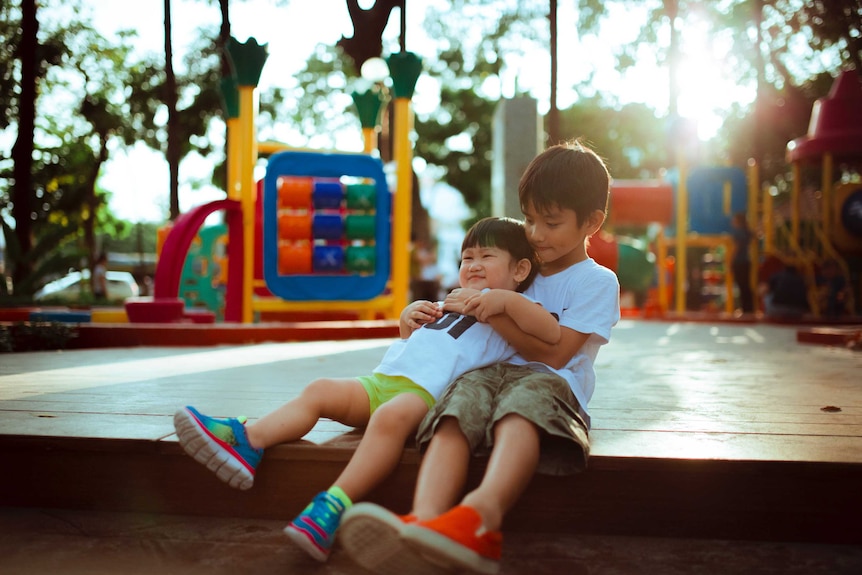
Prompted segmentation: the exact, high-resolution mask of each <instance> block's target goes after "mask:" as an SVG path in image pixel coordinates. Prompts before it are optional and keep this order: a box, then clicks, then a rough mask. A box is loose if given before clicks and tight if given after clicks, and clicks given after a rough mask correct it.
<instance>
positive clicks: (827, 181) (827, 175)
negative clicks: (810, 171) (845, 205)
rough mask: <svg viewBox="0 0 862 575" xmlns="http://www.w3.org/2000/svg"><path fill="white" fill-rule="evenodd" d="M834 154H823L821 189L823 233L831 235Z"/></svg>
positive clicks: (827, 235)
mask: <svg viewBox="0 0 862 575" xmlns="http://www.w3.org/2000/svg"><path fill="white" fill-rule="evenodd" d="M832 167H833V163H832V154H831V153H830V152H826V153H825V154H823V173H822V174H821V176H820V177H821V184H820V189H821V192H822V194H823V196H822V198H821V199H820V205H821V210H820V211H821V212H823V233H824V234H825V235H826V237H827V238H828V237H829V231H830V230H831V228H832Z"/></svg>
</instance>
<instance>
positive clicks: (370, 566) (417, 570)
mask: <svg viewBox="0 0 862 575" xmlns="http://www.w3.org/2000/svg"><path fill="white" fill-rule="evenodd" d="M415 522H416V517H415V516H413V515H396V514H395V513H392V512H391V511H388V510H387V509H385V508H383V507H381V506H379V505H375V504H373V503H357V504H356V505H354V506H353V507H351V508H350V509H348V510H347V511H346V512H345V513H344V516H343V517H342V519H341V525H340V526H339V528H338V543H339V544H340V545H341V548H342V549H343V550H344V552H345V553H346V554H347V555H348V556H349V557H350V558H351V559H352V560H353V561H354V562H355V563H356V564H358V565H360V566H361V567H364V568H365V569H367V570H368V571H370V572H372V573H375V575H404V574H407V573H409V574H410V575H414V574H416V575H434V574H438V573H440V568H439V567H436V566H435V565H433V564H432V563H430V562H428V561H427V560H426V559H425V558H424V557H422V556H421V555H419V554H418V553H416V552H415V551H413V550H412V549H411V548H410V547H408V546H407V545H405V544H404V542H403V541H402V540H401V531H402V530H403V529H404V527H405V526H407V525H409V524H411V523H415Z"/></svg>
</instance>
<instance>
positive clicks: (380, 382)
mask: <svg viewBox="0 0 862 575" xmlns="http://www.w3.org/2000/svg"><path fill="white" fill-rule="evenodd" d="M356 379H358V380H359V383H361V384H362V387H364V388H365V393H367V394H368V403H369V404H370V406H371V409H370V411H369V413H374V412H375V411H376V410H377V408H378V407H380V406H381V405H383V404H384V403H386V402H387V401H389V400H390V399H392V398H393V397H395V396H397V395H401V394H402V393H415V394H416V395H418V396H419V397H421V398H422V401H424V402H425V405H427V406H428V409H431V408H432V407H434V404H435V403H436V402H435V401H434V396H432V395H431V394H430V393H428V392H427V391H426V390H425V388H424V387H422V386H421V385H417V384H415V383H413V381H411V380H409V379H407V378H406V377H403V376H400V375H385V374H382V373H372V374H371V375H360V376H359V377H357V378H356Z"/></svg>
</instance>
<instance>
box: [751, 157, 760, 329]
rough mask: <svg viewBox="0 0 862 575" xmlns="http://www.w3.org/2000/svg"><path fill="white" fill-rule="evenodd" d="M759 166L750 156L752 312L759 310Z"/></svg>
mask: <svg viewBox="0 0 862 575" xmlns="http://www.w3.org/2000/svg"><path fill="white" fill-rule="evenodd" d="M759 203H760V166H758V165H757V162H756V161H755V160H754V159H753V158H752V159H749V160H748V229H750V230H752V231H753V232H754V241H753V242H749V246H748V249H749V252H748V255H749V261H750V262H751V275H750V276H749V278H748V285H749V289H751V293H752V294H753V296H754V297H753V298H752V299H753V300H754V302H753V303H754V313H757V312H759V311H760V298H759V297H757V284H758V282H759V281H760V280H759V275H760V274H759V271H760V241H759V239H758V235H759V230H760V228H761V226H760V217H759V216H760V212H759V210H758V208H759V207H760V206H759Z"/></svg>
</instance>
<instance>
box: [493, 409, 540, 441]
mask: <svg viewBox="0 0 862 575" xmlns="http://www.w3.org/2000/svg"><path fill="white" fill-rule="evenodd" d="M506 435H516V436H523V437H535V438H536V439H538V437H539V427H538V426H537V425H536V424H535V423H533V422H532V421H530V420H529V419H527V418H525V417H524V416H522V415H518V414H517V413H509V414H506V415H504V416H503V417H501V418H500V420H499V421H498V422H497V423H496V424H494V438H495V441H496V440H498V439H499V438H500V437H502V436H506Z"/></svg>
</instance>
